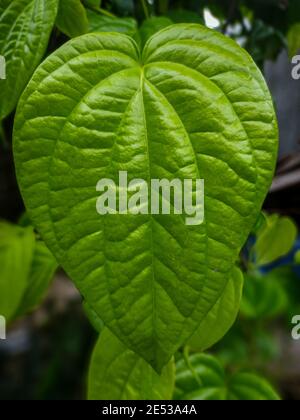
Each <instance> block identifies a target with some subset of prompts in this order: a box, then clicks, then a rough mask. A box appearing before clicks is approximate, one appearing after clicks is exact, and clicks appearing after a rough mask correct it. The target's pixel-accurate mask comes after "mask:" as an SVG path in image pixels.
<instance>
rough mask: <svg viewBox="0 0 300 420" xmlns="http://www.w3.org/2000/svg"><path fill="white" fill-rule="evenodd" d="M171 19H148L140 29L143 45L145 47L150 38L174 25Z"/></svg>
mask: <svg viewBox="0 0 300 420" xmlns="http://www.w3.org/2000/svg"><path fill="white" fill-rule="evenodd" d="M172 23H173V22H172V21H171V19H169V18H167V17H163V16H161V17H152V18H150V19H146V20H145V21H144V22H143V24H142V26H141V27H140V36H141V42H142V45H145V44H146V42H147V41H148V39H149V38H151V36H152V35H154V34H155V33H156V32H158V31H160V30H161V29H164V28H167V27H168V26H170V25H172Z"/></svg>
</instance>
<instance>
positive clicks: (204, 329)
mask: <svg viewBox="0 0 300 420" xmlns="http://www.w3.org/2000/svg"><path fill="white" fill-rule="evenodd" d="M243 283H244V278H243V274H242V272H241V271H240V270H239V269H238V268H235V269H234V270H233V273H232V276H231V278H230V279H229V281H228V283H227V285H226V288H225V290H224V292H223V293H222V295H221V297H220V298H219V300H218V301H217V302H216V304H215V305H214V307H213V308H212V309H211V311H210V312H209V313H208V314H207V316H206V317H205V318H204V320H203V321H202V322H201V324H200V325H199V328H198V330H197V331H196V333H195V334H194V335H193V336H192V338H191V339H190V341H189V342H188V346H190V347H191V348H192V349H194V350H198V351H204V350H206V349H208V348H210V347H212V346H213V345H214V344H216V343H217V342H218V341H219V340H221V338H223V337H224V335H225V334H226V333H227V332H228V330H229V329H230V328H231V327H232V325H233V323H234V321H235V320H236V317H237V315H238V312H239V309H240V303H241V298H242V291H243Z"/></svg>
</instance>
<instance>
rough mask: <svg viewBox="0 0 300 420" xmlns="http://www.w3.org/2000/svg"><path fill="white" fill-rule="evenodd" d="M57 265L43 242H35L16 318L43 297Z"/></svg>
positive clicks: (31, 308)
mask: <svg viewBox="0 0 300 420" xmlns="http://www.w3.org/2000/svg"><path fill="white" fill-rule="evenodd" d="M57 267H58V264H57V262H56V260H55V258H54V257H53V255H52V254H51V252H50V251H49V250H48V248H47V247H46V245H45V244H44V242H42V241H36V243H35V248H34V254H33V258H32V264H31V268H30V273H29V276H28V280H27V287H26V290H25V293H24V296H23V298H22V301H21V304H20V307H19V308H18V311H17V316H21V315H24V314H26V313H27V312H30V311H31V310H33V309H35V307H36V306H38V305H39V303H40V302H41V300H42V298H43V297H44V295H45V293H46V291H47V289H48V287H49V284H50V282H51V280H52V279H53V276H54V273H55V271H56V269H57Z"/></svg>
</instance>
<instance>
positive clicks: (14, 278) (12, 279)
mask: <svg viewBox="0 0 300 420" xmlns="http://www.w3.org/2000/svg"><path fill="white" fill-rule="evenodd" d="M34 242H35V235H34V232H33V228H32V227H26V228H22V227H19V226H14V225H11V224H9V223H5V222H0V314H1V315H2V316H4V317H5V318H6V319H7V321H10V320H11V319H12V318H13V316H14V315H15V313H16V311H17V309H18V306H19V305H20V303H21V301H22V298H23V295H24V292H25V290H26V287H27V285H28V283H27V282H28V275H29V273H30V267H31V263H32V258H33V252H34Z"/></svg>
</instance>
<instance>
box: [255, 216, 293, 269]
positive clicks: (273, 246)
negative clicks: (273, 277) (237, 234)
mask: <svg viewBox="0 0 300 420" xmlns="http://www.w3.org/2000/svg"><path fill="white" fill-rule="evenodd" d="M296 238H297V227H296V225H295V223H294V222H293V220H292V219H290V218H288V217H280V216H278V215H276V214H274V215H272V216H269V217H268V218H267V223H266V224H265V225H264V226H263V227H262V228H261V230H260V231H259V232H258V233H257V241H256V243H255V245H254V248H253V250H254V252H255V254H256V263H257V264H258V265H261V266H262V265H266V264H270V263H272V262H274V261H276V260H277V259H278V258H280V257H283V256H285V255H287V254H288V253H289V252H290V251H291V249H292V248H293V245H294V243H295V240H296Z"/></svg>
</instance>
